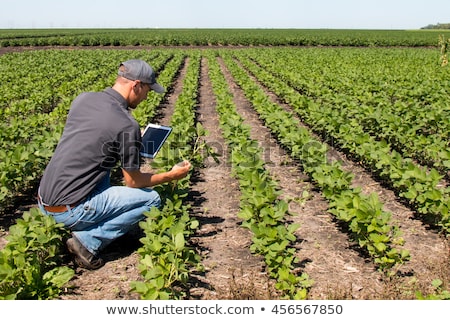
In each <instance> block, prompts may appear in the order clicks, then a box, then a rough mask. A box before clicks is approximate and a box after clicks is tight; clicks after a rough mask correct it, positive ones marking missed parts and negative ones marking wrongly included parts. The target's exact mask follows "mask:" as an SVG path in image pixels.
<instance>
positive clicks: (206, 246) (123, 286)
mask: <svg viewBox="0 0 450 320" xmlns="http://www.w3.org/2000/svg"><path fill="white" fill-rule="evenodd" d="M15 50H16V51H19V49H15ZM4 51H5V49H4V48H3V49H2V50H1V51H0V54H1V53H3V52H4ZM219 62H221V61H219ZM188 64H189V59H187V60H186V61H185V63H184V65H183V66H182V68H181V69H180V71H179V74H178V77H177V79H176V81H175V83H174V85H173V88H171V90H170V91H169V92H168V94H167V96H166V100H165V101H164V103H163V104H162V105H161V108H160V114H159V115H158V121H159V122H160V123H162V124H167V123H168V121H169V119H170V115H171V113H172V108H173V105H174V102H175V101H176V99H177V97H178V95H179V94H180V92H181V88H182V81H183V78H184V75H185V70H186V67H187V65H188ZM222 70H223V72H224V74H225V76H226V79H227V81H228V83H229V87H230V90H231V91H232V93H233V96H234V102H235V104H236V106H237V110H238V112H239V113H240V114H241V116H242V117H243V118H244V119H245V122H246V123H247V124H249V125H250V126H251V127H252V131H251V136H252V139H254V140H257V141H258V142H259V144H260V146H261V147H262V148H263V149H264V150H265V153H264V160H265V161H266V163H267V169H268V170H269V172H270V173H271V175H272V177H273V179H274V180H276V181H277V182H278V185H279V187H280V189H281V190H282V191H283V194H282V197H283V198H284V199H286V200H287V201H289V209H290V210H289V211H290V212H291V213H292V216H291V217H289V219H290V220H292V222H298V223H300V225H301V226H300V228H299V229H298V231H297V232H296V236H297V238H298V241H297V242H296V243H295V245H294V246H295V248H296V249H297V256H298V259H299V264H298V269H299V270H300V271H301V272H305V273H307V274H308V275H309V277H310V278H311V279H313V280H314V285H313V286H312V288H311V290H310V293H309V299H315V300H318V299H415V298H416V296H415V291H417V290H419V291H421V292H423V293H424V294H428V293H432V292H433V287H432V285H431V282H432V281H433V280H434V279H441V280H443V281H444V283H445V286H446V289H447V290H450V289H449V282H450V274H449V272H450V271H449V270H450V268H449V266H450V252H449V243H448V240H447V239H445V238H444V237H442V236H440V235H439V234H438V233H437V232H436V231H435V230H432V229H430V228H429V227H427V226H426V225H424V224H423V223H422V222H421V221H420V220H418V219H416V216H415V213H414V212H413V211H412V210H410V209H409V208H408V207H406V206H405V205H404V204H403V203H402V202H401V201H399V200H398V199H397V197H396V196H395V194H394V193H393V192H392V191H390V190H389V189H387V188H385V187H384V186H383V185H382V184H381V183H379V182H378V181H376V180H375V179H374V178H373V177H372V176H371V175H370V173H368V172H366V171H365V170H364V169H363V168H362V167H361V166H360V165H359V164H358V163H355V162H353V161H351V160H350V159H347V157H346V156H345V154H342V153H341V152H340V151H339V150H337V149H334V148H333V147H332V146H330V150H331V151H330V152H329V154H328V157H329V158H330V159H339V160H340V161H342V162H343V164H344V168H345V169H346V170H348V171H351V172H353V173H354V175H355V178H354V184H355V185H357V186H360V187H361V188H362V190H363V191H364V192H365V193H371V192H376V193H377V194H378V196H379V198H380V200H381V201H383V203H384V204H385V209H386V210H387V211H389V212H391V213H392V215H393V219H394V220H395V222H396V223H397V224H398V225H399V226H400V228H401V230H402V232H403V237H404V239H405V241H406V242H405V245H404V247H405V249H407V250H409V251H410V254H411V260H410V261H409V262H407V263H406V264H405V265H403V266H402V267H401V268H400V269H399V270H398V273H397V276H396V277H393V278H391V279H387V278H385V277H383V275H382V274H381V273H380V272H378V271H377V270H376V268H375V266H374V264H373V263H372V262H371V261H370V259H368V257H367V256H366V255H365V254H364V253H363V252H361V251H360V250H358V249H357V246H356V245H355V244H354V243H352V242H351V241H350V239H349V236H348V234H347V233H346V231H345V229H343V228H342V227H341V226H340V225H339V223H337V222H336V221H335V220H334V219H333V217H332V215H331V214H329V213H328V212H327V202H326V201H325V200H324V199H323V198H322V197H321V195H320V193H319V192H318V191H317V190H316V188H315V187H314V185H313V184H312V183H311V182H310V181H309V179H308V177H307V176H306V175H305V174H304V173H303V172H302V171H301V170H300V169H299V166H298V165H297V163H296V162H295V161H294V160H292V159H291V158H290V157H289V155H288V154H287V153H286V152H285V151H284V150H283V149H282V148H281V147H280V146H279V144H278V143H277V141H276V139H275V138H274V137H273V136H271V134H270V132H269V131H268V129H267V128H266V127H265V126H264V125H263V123H262V122H261V121H260V120H259V118H258V116H257V114H256V113H255V112H254V110H253V109H252V106H251V104H250V103H249V101H248V100H247V99H246V98H245V96H244V94H243V92H242V91H241V89H240V88H239V87H238V86H237V85H236V83H235V82H234V80H233V78H232V76H231V75H230V73H229V72H228V70H227V69H226V67H225V66H224V65H223V63H222ZM267 94H268V95H269V96H270V97H271V98H272V99H273V101H276V102H277V103H278V104H280V105H283V106H284V107H285V108H287V109H289V108H290V107H289V106H288V105H284V104H283V103H282V102H280V101H278V100H277V98H276V96H274V95H273V94H271V93H270V92H267ZM215 105H216V101H215V98H214V94H213V92H212V87H211V82H210V80H209V77H208V66H207V63H206V61H202V67H201V76H200V88H199V99H198V108H197V114H198V121H199V122H200V123H201V124H202V125H203V126H204V127H205V129H206V130H207V131H208V135H207V136H206V137H205V140H206V142H207V143H209V144H210V145H211V146H212V147H214V148H215V149H216V152H217V153H218V158H219V160H220V163H219V164H217V163H215V162H214V161H213V160H212V159H207V160H206V161H205V166H204V167H202V168H196V172H195V175H194V179H193V180H192V188H191V192H190V197H189V201H190V204H191V206H192V213H191V214H192V215H193V216H194V217H195V218H197V219H198V220H199V222H200V226H199V229H198V230H197V232H196V234H195V235H194V236H193V237H192V238H191V239H190V241H191V246H192V247H194V248H196V249H197V251H198V252H199V254H200V255H201V256H202V263H203V265H204V266H205V272H204V273H202V274H198V273H195V274H193V276H192V279H191V280H190V282H189V287H190V288H189V292H188V299H208V300H211V299H278V293H277V291H276V290H275V289H274V284H273V281H272V280H271V279H269V277H268V276H267V273H266V270H265V267H264V262H263V260H262V258H261V257H258V256H255V255H253V254H252V253H251V252H250V249H249V247H250V244H251V233H250V232H249V231H248V230H247V229H244V228H242V227H241V225H240V223H241V221H240V219H239V218H238V217H237V213H238V211H239V188H238V183H237V181H236V180H235V179H234V178H233V176H232V174H231V168H230V164H229V159H228V152H227V146H226V144H225V142H224V140H223V138H222V134H221V130H220V126H219V121H218V114H217V112H216V110H215ZM33 206H35V204H34V200H33V199H32V198H24V199H23V201H21V204H20V205H19V206H18V207H17V208H15V210H13V211H11V212H9V213H8V214H7V215H4V216H3V217H1V220H0V248H1V247H3V246H4V245H5V244H6V240H5V238H4V237H5V235H7V233H8V232H7V230H8V227H9V226H10V225H11V224H12V223H14V220H15V219H16V218H19V217H20V216H21V214H22V212H23V211H24V210H29V208H30V207H33ZM1 230H3V231H1ZM138 238H139V237H138V235H131V234H130V235H125V236H123V237H122V238H120V239H118V240H116V241H115V242H114V243H113V244H111V245H110V246H109V247H108V248H107V249H106V250H105V252H104V253H103V258H105V260H106V261H107V263H106V265H105V266H104V267H102V268H101V269H99V270H94V271H88V270H84V269H80V268H76V267H75V266H73V264H72V263H71V262H68V264H69V265H70V266H72V267H74V268H75V269H76V276H75V277H74V279H73V280H72V281H71V282H70V287H69V288H68V289H67V292H66V293H65V294H64V295H62V296H61V299H83V300H88V299H89V300H101V299H139V296H138V295H137V294H135V293H132V292H130V282H131V281H134V280H140V275H139V272H138V270H137V265H138V259H139V256H138V254H137V253H136V250H137V248H139V246H140V242H139V240H138Z"/></svg>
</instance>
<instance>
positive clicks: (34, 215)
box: [0, 208, 74, 300]
mask: <svg viewBox="0 0 450 320" xmlns="http://www.w3.org/2000/svg"><path fill="white" fill-rule="evenodd" d="M9 232H10V233H9V235H8V237H7V240H8V243H7V245H6V247H5V248H4V249H3V250H2V251H0V279H1V281H0V299H39V300H41V299H52V298H56V297H58V296H59V294H60V293H61V292H62V288H63V287H64V285H66V284H67V282H68V281H69V280H70V279H71V278H72V277H73V275H74V271H73V270H72V269H70V268H69V267H65V266H62V267H61V266H59V264H60V262H61V256H60V254H61V243H62V239H63V237H64V236H65V232H66V231H65V229H63V228H62V225H60V224H56V222H55V220H54V219H53V218H51V217H49V216H46V215H43V214H42V213H41V212H40V211H39V210H38V209H36V208H33V209H31V210H30V211H27V212H25V213H24V214H23V217H22V219H18V220H17V223H16V224H15V225H13V226H11V228H10V230H9Z"/></svg>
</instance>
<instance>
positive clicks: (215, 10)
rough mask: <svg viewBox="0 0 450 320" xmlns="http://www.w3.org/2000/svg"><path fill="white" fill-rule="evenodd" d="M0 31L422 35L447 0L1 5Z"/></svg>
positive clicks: (106, 0)
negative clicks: (331, 31) (232, 30)
mask: <svg viewBox="0 0 450 320" xmlns="http://www.w3.org/2000/svg"><path fill="white" fill-rule="evenodd" d="M0 5H1V11H0V28H3V29H4V28H7V29H8V28H300V29H303V28H312V29H315V28H330V29H419V28H421V27H424V26H426V25H428V24H436V23H450V1H449V0H426V1H425V0H422V1H418V0H409V1H408V0H377V1H374V0H370V1H369V0H220V1H216V0H159V1H150V0H147V1H143V0H131V1H124V0H120V1H118V0H72V1H70V2H66V1H63V0H19V1H18V0H0Z"/></svg>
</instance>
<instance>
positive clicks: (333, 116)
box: [243, 59, 450, 233]
mask: <svg viewBox="0 0 450 320" xmlns="http://www.w3.org/2000/svg"><path fill="white" fill-rule="evenodd" d="M244 60H245V59H243V61H244ZM245 65H246V66H247V67H248V68H250V69H251V70H252V72H254V73H255V74H256V75H257V77H258V78H259V79H260V80H261V81H262V82H264V84H265V85H267V86H268V87H270V89H271V90H273V91H274V92H276V93H277V94H279V95H280V97H281V98H282V99H284V100H285V101H286V102H288V103H290V104H291V105H292V106H293V108H294V109H295V111H296V112H297V113H298V114H299V115H300V116H301V117H302V119H304V121H305V122H306V123H308V124H309V125H311V127H312V128H313V129H314V130H317V131H319V132H320V133H321V134H322V135H324V136H327V137H332V138H333V142H334V143H335V144H336V145H338V146H340V147H341V148H342V149H344V150H347V152H349V153H350V154H352V155H353V156H354V157H356V158H358V159H360V160H361V161H362V163H363V164H365V165H366V166H367V168H368V169H369V170H371V171H372V172H374V173H375V174H377V175H379V176H380V177H381V178H383V179H385V181H386V183H387V184H389V185H391V186H392V188H394V190H396V191H397V193H398V194H399V196H401V197H403V198H404V199H405V200H406V201H408V202H410V203H411V205H412V206H413V207H415V208H416V209H417V210H418V211H419V212H420V213H421V214H422V215H423V216H424V217H425V220H427V221H428V222H429V223H431V224H433V225H437V226H439V227H440V228H441V229H442V230H444V232H445V233H448V231H449V230H450V214H449V210H450V196H449V195H450V188H444V187H442V186H441V184H442V178H443V176H442V175H440V174H439V173H438V172H437V171H436V170H435V169H434V168H431V169H429V168H427V167H420V166H418V165H416V164H415V163H414V162H413V161H412V160H411V159H409V158H404V157H402V155H401V154H399V153H398V152H397V151H396V150H394V149H393V148H392V147H391V146H390V145H389V143H387V142H386V141H383V140H381V141H378V140H377V139H376V138H374V137H372V136H371V135H370V134H368V133H366V132H365V131H364V130H363V128H361V126H360V125H359V122H357V121H352V118H351V117H348V116H346V115H347V113H348V110H339V111H338V112H336V108H333V106H329V104H328V103H327V102H323V101H320V100H318V101H317V102H316V101H314V100H312V99H311V98H308V97H305V94H304V93H302V94H300V93H299V92H297V91H296V90H294V89H293V88H292V87H290V86H289V85H288V84H286V83H285V82H284V81H282V80H280V79H279V78H277V77H276V76H273V75H272V74H270V73H268V72H266V71H265V70H263V69H262V68H259V67H258V66H256V65H255V64H252V63H249V62H248V61H247V63H245ZM279 72H281V71H279ZM334 103H335V104H337V102H334ZM357 110H358V108H357V106H355V107H354V108H353V110H350V111H352V112H354V113H357ZM443 112H444V111H442V113H443ZM418 116H419V114H418V115H417V117H418ZM447 122H448V121H447ZM443 123H444V121H443Z"/></svg>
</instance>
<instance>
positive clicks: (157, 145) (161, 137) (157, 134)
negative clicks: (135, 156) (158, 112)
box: [141, 123, 172, 158]
mask: <svg viewBox="0 0 450 320" xmlns="http://www.w3.org/2000/svg"><path fill="white" fill-rule="evenodd" d="M170 132H172V128H171V127H167V126H162V125H158V124H152V123H150V124H149V125H147V127H146V128H145V130H144V133H143V134H142V146H141V155H142V156H143V157H147V158H154V157H155V156H156V154H157V153H158V151H159V149H161V147H162V146H163V144H164V142H165V141H166V139H167V137H168V136H169V134H170Z"/></svg>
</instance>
